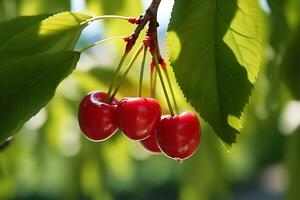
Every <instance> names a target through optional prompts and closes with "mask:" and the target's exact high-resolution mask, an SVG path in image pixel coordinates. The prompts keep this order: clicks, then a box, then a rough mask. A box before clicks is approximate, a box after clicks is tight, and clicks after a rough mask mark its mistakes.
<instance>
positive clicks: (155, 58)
mask: <svg viewBox="0 0 300 200" xmlns="http://www.w3.org/2000/svg"><path fill="white" fill-rule="evenodd" d="M153 58H154V64H155V68H156V71H157V72H158V76H159V79H160V82H161V86H162V88H163V91H164V94H165V97H166V100H167V103H168V107H169V110H170V114H171V116H174V115H175V114H174V111H173V108H172V104H171V101H170V99H169V96H168V92H167V88H166V85H165V83H164V80H163V76H162V73H161V71H160V67H159V63H158V59H157V54H156V53H154V55H153Z"/></svg>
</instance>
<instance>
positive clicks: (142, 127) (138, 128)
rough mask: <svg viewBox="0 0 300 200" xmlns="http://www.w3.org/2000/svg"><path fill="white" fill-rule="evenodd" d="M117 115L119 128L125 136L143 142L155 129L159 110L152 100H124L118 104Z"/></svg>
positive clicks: (159, 114)
mask: <svg viewBox="0 0 300 200" xmlns="http://www.w3.org/2000/svg"><path fill="white" fill-rule="evenodd" d="M117 115H118V122H119V127H120V129H121V130H122V132H123V133H124V135H125V136H127V137H128V138H130V139H133V140H143V139H146V138H147V137H149V135H150V133H152V132H154V130H155V129H156V126H157V124H158V123H159V121H160V116H161V108H160V105H159V103H158V102H157V101H156V100H155V99H152V98H125V99H123V100H121V101H120V102H119V103H118V106H117Z"/></svg>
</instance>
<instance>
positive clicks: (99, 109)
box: [78, 91, 118, 141]
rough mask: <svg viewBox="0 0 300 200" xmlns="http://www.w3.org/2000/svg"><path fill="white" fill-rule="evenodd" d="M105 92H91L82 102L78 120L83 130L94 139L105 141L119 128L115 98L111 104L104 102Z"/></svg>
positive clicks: (89, 137) (88, 136)
mask: <svg viewBox="0 0 300 200" xmlns="http://www.w3.org/2000/svg"><path fill="white" fill-rule="evenodd" d="M106 95H107V94H106V93H105V92H100V91H96V92H91V93H89V94H88V95H86V96H85V97H84V98H83V100H82V101H81V103H80V106H79V111H78V122H79V126H80V129H81V131H82V132H83V133H84V135H85V136H86V137H87V138H88V139H90V140H92V141H103V140H106V139H108V138H109V137H110V136H112V135H113V134H114V133H115V132H116V130H117V129H118V123H117V116H116V105H117V103H118V101H117V100H116V99H113V100H112V101H111V103H110V104H107V103H104V102H103V101H104V99H105V97H106Z"/></svg>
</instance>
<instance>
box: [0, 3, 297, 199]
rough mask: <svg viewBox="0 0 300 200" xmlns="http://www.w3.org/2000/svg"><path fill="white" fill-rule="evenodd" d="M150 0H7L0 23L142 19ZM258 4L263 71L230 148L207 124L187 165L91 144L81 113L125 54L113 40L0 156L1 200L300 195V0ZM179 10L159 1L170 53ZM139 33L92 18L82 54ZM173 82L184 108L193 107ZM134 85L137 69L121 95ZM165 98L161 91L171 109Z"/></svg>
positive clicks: (135, 147) (133, 149)
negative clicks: (55, 16) (59, 15)
mask: <svg viewBox="0 0 300 200" xmlns="http://www.w3.org/2000/svg"><path fill="white" fill-rule="evenodd" d="M149 3H150V0H145V1H140V0H110V1H107V0H72V1H69V0H0V17H1V18H0V19H1V20H3V21H4V20H8V19H11V18H14V17H17V16H20V15H35V14H41V13H56V12H62V11H66V10H72V11H84V12H87V13H89V14H93V15H103V14H117V15H127V16H139V15H140V14H141V13H143V10H144V9H145V8H146V6H147V4H149ZM260 3H261V8H262V9H261V13H260V28H261V32H262V34H263V40H262V42H263V45H264V58H263V65H262V68H261V72H260V74H259V77H258V80H257V84H256V87H255V89H254V91H253V93H252V97H251V99H250V102H249V105H248V106H247V108H246V110H245V114H244V118H243V125H244V128H243V129H242V131H241V135H240V136H239V137H238V143H237V144H235V145H234V146H233V148H232V149H231V150H230V151H227V149H225V148H224V147H223V145H222V144H221V142H220V141H219V139H218V138H217V137H216V136H215V134H214V133H213V132H212V130H211V128H210V127H208V125H207V124H206V123H205V122H202V127H203V131H202V132H203V136H202V143H201V146H200V148H199V149H198V152H197V154H195V155H194V156H193V157H192V158H190V159H188V160H186V161H184V162H183V163H178V162H176V161H173V160H170V159H168V158H166V157H165V156H160V155H151V154H149V153H147V152H146V151H145V150H143V148H142V147H141V146H140V145H139V144H138V143H136V142H133V141H129V140H128V139H126V138H125V137H124V136H123V135H122V134H120V133H116V134H115V135H114V136H113V137H112V138H111V139H109V140H108V141H106V142H102V143H93V142H90V141H88V140H87V139H85V138H84V137H83V136H82V135H81V132H80V130H79V127H78V124H77V107H78V104H79V102H80V100H81V98H82V97H83V96H84V95H85V94H86V93H88V92H90V91H93V90H106V89H107V87H108V84H109V82H110V80H111V78H112V76H113V72H114V68H115V67H116V65H117V63H118V61H119V59H120V55H121V53H122V51H123V48H124V44H123V43H121V42H112V43H108V44H105V45H103V46H100V47H96V48H93V49H91V50H89V51H88V52H86V53H84V54H83V55H82V56H81V59H80V62H79V63H78V68H77V70H76V71H75V72H74V73H73V74H72V75H71V76H70V77H69V78H67V79H66V80H65V81H64V82H63V83H62V84H61V85H60V87H59V89H58V91H57V93H56V96H55V98H54V99H53V100H52V101H51V102H50V103H49V104H48V106H47V107H46V108H44V109H43V110H41V111H40V112H39V113H38V114H37V115H36V116H35V117H33V118H32V119H31V120H30V121H29V122H27V123H26V125H25V126H24V128H23V129H22V130H21V131H20V132H19V133H18V134H17V135H15V137H14V138H13V140H12V143H11V145H9V146H8V147H7V148H6V149H4V150H0V199H99V200H113V199H115V200H150V199H151V200H152V199H157V200H165V199H172V200H177V199H179V200H223V199H234V200H273V199H274V200H278V199H289V200H297V199H299V198H300V197H299V196H300V191H299V189H300V156H299V155H300V126H299V125H300V101H297V100H296V98H297V97H298V98H299V95H300V91H297V88H299V84H297V82H298V83H299V80H298V79H299V78H300V73H299V71H300V28H299V27H300V26H299V22H300V20H299V18H300V17H299V16H300V14H299V10H300V1H299V0H269V1H266V0H262V1H261V2H260ZM172 4H173V1H171V0H162V5H161V8H160V12H159V20H160V23H161V26H160V42H161V47H162V52H163V54H164V55H166V52H165V49H166V48H165V31H166V28H167V24H168V20H169V16H170V12H171V8H172ZM133 29H134V26H133V25H128V23H125V22H117V21H105V22H95V23H93V24H92V25H90V26H89V27H88V28H86V29H85V30H84V31H83V33H82V36H81V39H80V41H79V43H78V47H77V49H80V48H82V47H85V46H88V45H89V44H91V43H93V42H95V41H97V40H99V39H103V38H106V37H109V36H119V35H126V34H130V33H131V31H133ZM0 31H4V30H0ZM148 57H149V56H148ZM148 72H149V70H148ZM148 72H146V74H149V73H148ZM172 78H173V83H174V86H175V87H176V93H177V96H178V101H179V103H180V108H181V110H182V111H183V110H192V108H191V107H190V106H189V105H188V104H187V103H186V102H185V100H184V98H183V95H182V93H181V91H180V90H179V89H178V87H177V85H176V83H175V80H174V77H172ZM137 81H138V67H136V68H135V69H134V70H133V71H132V72H131V73H130V74H129V77H128V79H127V80H126V82H125V83H124V85H123V87H122V88H121V90H120V92H119V94H118V97H119V98H122V97H124V96H134V95H136V90H137ZM148 83H149V77H148V76H146V80H145V82H144V96H149V91H148V88H149V87H148V85H149V84H148ZM289 88H290V89H289ZM158 91H161V88H160V87H158ZM162 97H163V96H162V94H158V99H159V100H160V101H161V102H162V104H164V106H165V107H166V104H165V101H164V98H162Z"/></svg>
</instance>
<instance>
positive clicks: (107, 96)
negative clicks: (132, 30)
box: [104, 52, 128, 103]
mask: <svg viewBox="0 0 300 200" xmlns="http://www.w3.org/2000/svg"><path fill="white" fill-rule="evenodd" d="M127 55H128V53H127V52H125V53H124V54H123V56H122V58H121V60H120V62H119V65H118V67H117V69H116V71H115V75H114V78H113V80H112V82H111V83H110V86H109V89H108V92H107V95H106V97H105V99H104V102H107V103H109V102H110V100H111V99H113V98H111V97H110V95H111V92H112V89H113V86H114V84H115V82H116V79H117V76H118V74H119V72H120V70H121V67H122V65H123V63H124V61H125V59H126V57H127Z"/></svg>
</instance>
